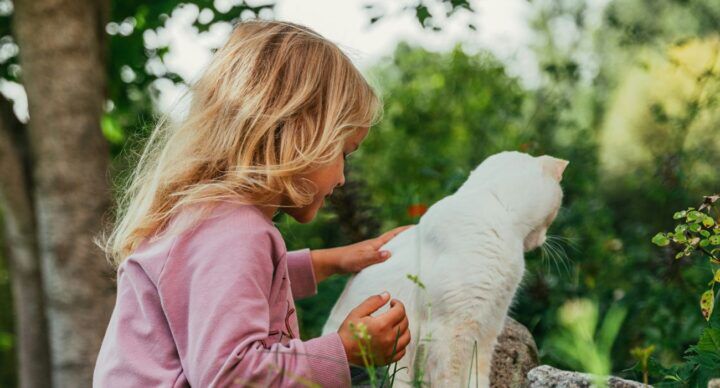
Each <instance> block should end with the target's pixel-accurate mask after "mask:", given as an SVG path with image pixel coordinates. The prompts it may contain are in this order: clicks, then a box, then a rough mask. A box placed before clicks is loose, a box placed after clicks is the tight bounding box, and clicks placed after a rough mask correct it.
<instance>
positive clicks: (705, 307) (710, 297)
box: [700, 290, 715, 321]
mask: <svg viewBox="0 0 720 388" xmlns="http://www.w3.org/2000/svg"><path fill="white" fill-rule="evenodd" d="M714 303H715V294H713V291H712V290H707V291H705V292H703V294H702V296H701V297H700V310H701V311H702V315H703V317H705V320H706V321H709V320H710V314H712V311H713V305H714Z"/></svg>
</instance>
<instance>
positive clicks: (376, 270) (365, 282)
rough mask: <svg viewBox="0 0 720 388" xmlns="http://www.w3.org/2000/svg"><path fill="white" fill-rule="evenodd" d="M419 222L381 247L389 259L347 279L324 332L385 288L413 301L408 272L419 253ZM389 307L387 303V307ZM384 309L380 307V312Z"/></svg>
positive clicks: (395, 296) (400, 298) (413, 266)
mask: <svg viewBox="0 0 720 388" xmlns="http://www.w3.org/2000/svg"><path fill="white" fill-rule="evenodd" d="M417 243H418V241H417V226H414V227H411V228H409V229H407V230H405V231H403V232H402V233H400V234H399V235H397V236H396V237H395V238H393V239H392V240H390V242H388V243H387V244H385V245H384V246H383V247H382V249H386V250H389V251H390V252H391V254H392V255H391V256H390V258H389V259H388V260H386V261H384V262H382V263H379V264H375V265H372V266H370V267H367V268H365V269H364V270H362V271H361V272H360V273H358V274H356V275H355V276H353V277H352V278H351V279H350V280H348V283H347V285H346V286H345V289H344V290H343V292H342V294H341V295H340V298H339V299H338V301H337V302H336V303H335V306H334V307H333V310H332V311H331V312H330V317H329V318H328V321H327V323H326V324H325V327H324V328H323V334H324V333H329V332H333V331H337V329H338V327H339V326H340V324H341V323H342V322H343V320H345V318H346V317H347V315H348V313H350V311H351V310H352V309H353V308H355V307H356V306H357V305H359V304H360V303H362V302H363V301H364V300H365V299H367V298H368V297H370V296H372V295H376V294H379V293H381V292H383V291H387V292H389V293H390V295H391V297H393V298H396V299H399V300H400V301H402V302H403V303H404V304H405V305H406V306H408V305H410V304H411V303H409V302H410V298H412V297H413V289H414V287H416V285H415V284H414V283H413V282H412V281H411V280H410V279H408V277H407V275H408V274H410V275H412V274H414V271H415V269H414V268H415V266H416V260H415V258H416V257H417V255H416V252H417ZM386 308H387V307H386ZM382 311H384V309H381V310H380V312H382Z"/></svg>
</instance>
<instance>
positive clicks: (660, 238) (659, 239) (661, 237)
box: [652, 233, 670, 247]
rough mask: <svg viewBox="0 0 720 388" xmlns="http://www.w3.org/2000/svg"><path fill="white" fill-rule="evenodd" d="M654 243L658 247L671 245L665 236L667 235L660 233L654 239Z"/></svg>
mask: <svg viewBox="0 0 720 388" xmlns="http://www.w3.org/2000/svg"><path fill="white" fill-rule="evenodd" d="M652 243H653V244H655V245H657V246H660V247H664V246H666V245H668V244H670V240H669V239H668V238H667V237H666V236H665V234H663V233H658V234H656V235H655V237H653V238H652Z"/></svg>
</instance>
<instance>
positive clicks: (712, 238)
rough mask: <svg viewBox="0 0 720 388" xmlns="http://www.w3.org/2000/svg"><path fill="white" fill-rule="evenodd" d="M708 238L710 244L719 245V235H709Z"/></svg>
mask: <svg viewBox="0 0 720 388" xmlns="http://www.w3.org/2000/svg"><path fill="white" fill-rule="evenodd" d="M708 240H710V244H712V245H720V235H718V234H716V235H714V236H710V238H709V239H708Z"/></svg>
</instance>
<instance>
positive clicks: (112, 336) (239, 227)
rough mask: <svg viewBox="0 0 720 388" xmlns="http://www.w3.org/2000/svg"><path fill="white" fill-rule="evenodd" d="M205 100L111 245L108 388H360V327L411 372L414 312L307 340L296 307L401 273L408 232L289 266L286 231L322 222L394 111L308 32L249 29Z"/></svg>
mask: <svg viewBox="0 0 720 388" xmlns="http://www.w3.org/2000/svg"><path fill="white" fill-rule="evenodd" d="M192 90H193V93H192V103H191V106H190V111H189V114H188V115H187V117H186V119H184V120H183V121H182V122H181V123H180V124H179V125H178V126H176V127H173V126H169V125H165V122H164V121H163V122H161V123H160V125H159V126H158V128H156V130H155V131H154V132H153V134H152V135H151V137H150V139H149V141H148V144H147V145H146V148H145V150H144V152H143V154H142V155H141V157H140V160H139V162H138V166H137V169H136V170H135V172H134V174H133V175H132V176H131V180H130V185H129V188H128V190H127V191H126V192H125V193H124V195H123V198H122V199H121V201H120V207H119V208H120V213H119V218H118V222H117V224H116V225H115V226H114V227H113V230H112V232H111V234H110V236H109V237H108V238H107V239H106V240H105V241H101V242H99V243H101V244H102V246H103V247H104V249H105V250H106V252H107V253H108V255H109V257H110V258H111V261H112V263H113V264H114V265H115V266H116V267H117V291H118V292H117V300H116V305H115V309H114V310H113V313H112V317H111V319H110V323H109V325H108V328H107V332H106V334H105V338H104V340H103V343H102V347H101V349H100V353H99V355H98V359H97V363H96V366H95V372H94V379H93V380H94V383H93V384H94V386H96V387H121V386H122V387H130V386H138V387H139V386H142V387H148V386H168V387H170V386H171V387H187V386H195V387H214V386H229V385H235V384H237V385H238V386H243V385H246V384H250V385H256V386H257V385H261V386H270V385H271V386H294V385H307V384H309V383H317V384H320V385H323V386H328V387H339V386H347V385H349V384H350V374H349V365H350V364H362V361H361V358H360V355H359V351H358V350H359V349H358V343H357V341H355V340H354V337H353V334H354V333H353V330H354V329H353V328H357V327H358V326H357V325H359V324H361V323H362V324H364V326H365V327H366V328H367V331H368V334H370V338H371V344H370V348H371V349H372V350H373V352H374V356H375V360H376V361H377V363H378V364H380V365H385V364H388V363H390V362H393V361H396V360H398V359H400V358H401V357H402V356H403V355H404V353H405V346H406V345H407V344H408V343H409V342H410V333H409V331H408V321H407V317H406V316H405V310H404V307H403V305H402V303H400V302H399V301H397V300H392V301H390V309H389V310H388V311H387V312H385V313H383V314H378V315H377V316H375V317H373V316H371V314H372V313H373V312H375V311H377V310H378V309H379V308H380V307H382V306H383V305H385V304H386V303H387V302H388V300H389V299H390V296H389V295H388V294H387V293H383V294H381V295H376V296H373V297H371V298H369V299H367V300H366V301H365V302H363V303H362V304H360V305H359V306H358V307H357V308H356V309H355V310H353V311H352V312H351V313H350V314H349V315H348V317H347V319H346V320H345V322H344V323H343V325H342V327H341V328H340V329H339V330H338V332H337V333H331V334H328V335H325V336H322V337H319V338H314V339H311V340H308V341H302V340H300V339H299V338H298V323H297V317H296V314H295V307H294V298H301V297H306V296H309V295H312V294H314V293H315V292H316V283H317V282H319V281H321V280H323V279H324V278H326V277H328V276H329V275H331V274H333V273H347V272H356V271H359V270H361V269H362V268H364V267H366V266H368V265H371V264H374V263H377V262H380V261H383V260H386V259H387V258H388V257H389V252H379V249H380V247H381V246H382V245H384V244H385V243H386V242H387V241H389V240H390V239H391V238H393V237H394V236H395V235H396V234H397V233H399V232H400V231H401V230H402V229H403V228H397V229H394V230H392V231H390V232H387V233H385V234H383V235H382V236H380V237H378V238H375V239H371V240H367V241H363V242H360V243H357V244H354V245H350V246H347V247H341V248H335V249H329V250H316V251H310V250H308V249H304V250H300V251H293V252H286V249H285V244H284V242H283V240H282V237H281V236H280V233H279V231H278V230H277V228H275V226H274V225H273V223H272V217H273V214H275V212H276V211H279V210H281V209H282V210H283V211H284V212H286V213H287V214H289V215H290V216H292V217H293V218H295V219H296V220H297V221H299V222H301V223H307V222H309V221H311V220H312V219H313V218H314V217H315V215H316V213H317V211H318V209H319V208H320V207H321V206H322V204H323V201H324V198H325V197H326V196H328V195H330V194H332V191H333V189H334V188H335V187H337V186H342V185H343V183H344V181H345V178H344V175H343V167H344V160H345V157H346V156H347V155H348V154H350V153H351V152H353V151H354V150H356V149H357V148H358V147H359V146H360V143H361V142H362V141H363V139H364V138H365V136H366V135H367V133H368V128H369V127H370V126H371V124H372V123H373V122H374V120H375V119H376V117H377V112H378V110H379V101H378V98H377V97H376V95H375V94H374V93H373V91H372V89H371V88H370V87H369V85H368V84H367V82H366V81H365V80H364V79H363V77H362V76H361V74H360V73H359V72H358V70H357V69H356V68H355V67H354V66H353V65H352V63H351V61H350V60H349V59H348V58H347V57H346V56H345V55H344V54H343V53H342V52H341V51H340V50H339V49H338V47H337V46H335V45H334V44H332V43H330V42H329V41H327V40H326V39H324V38H322V37H321V36H319V35H318V34H317V33H315V32H313V31H312V30H310V29H308V28H305V27H301V26H298V25H294V24H289V23H281V22H269V21H254V22H245V23H242V24H239V25H238V26H236V28H235V29H234V31H233V33H232V35H231V37H230V38H229V40H228V42H227V43H226V44H225V45H224V47H222V48H221V49H220V50H218V52H217V53H216V54H215V58H214V60H213V62H212V63H211V64H210V66H209V68H208V69H207V70H206V72H205V73H204V74H203V76H202V77H201V78H200V79H199V80H198V82H196V83H195V84H194V85H193V87H192ZM351 325H352V327H351ZM398 334H399V338H398ZM396 340H397V346H396V350H395V352H393V346H394V345H395V342H396Z"/></svg>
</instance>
